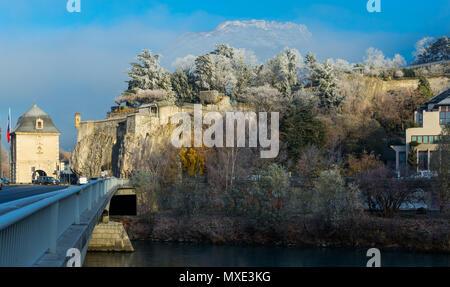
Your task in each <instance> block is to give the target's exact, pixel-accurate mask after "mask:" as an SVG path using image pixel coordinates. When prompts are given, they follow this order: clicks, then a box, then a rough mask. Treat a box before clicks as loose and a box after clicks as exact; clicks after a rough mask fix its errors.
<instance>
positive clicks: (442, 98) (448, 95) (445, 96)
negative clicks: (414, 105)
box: [426, 89, 450, 105]
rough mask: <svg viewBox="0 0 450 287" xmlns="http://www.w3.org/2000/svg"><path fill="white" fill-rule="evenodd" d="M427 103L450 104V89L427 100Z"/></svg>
mask: <svg viewBox="0 0 450 287" xmlns="http://www.w3.org/2000/svg"><path fill="white" fill-rule="evenodd" d="M426 103H427V104H435V105H448V104H450V89H447V90H445V91H444V92H442V93H440V94H439V95H437V96H435V97H433V98H431V99H430V100H428V101H427V102H426Z"/></svg>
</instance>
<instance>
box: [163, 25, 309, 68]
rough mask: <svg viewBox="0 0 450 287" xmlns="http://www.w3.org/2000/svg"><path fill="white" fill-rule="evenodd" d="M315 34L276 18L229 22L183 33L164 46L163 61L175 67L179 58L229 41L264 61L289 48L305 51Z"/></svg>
mask: <svg viewBox="0 0 450 287" xmlns="http://www.w3.org/2000/svg"><path fill="white" fill-rule="evenodd" d="M311 42H312V35H311V33H310V32H309V30H308V28H307V27H306V26H305V25H302V24H295V23H291V22H286V23H280V22H275V21H264V20H251V21H226V22H223V23H221V24H220V25H218V26H217V28H216V29H215V30H213V31H205V32H190V33H184V34H182V35H181V36H179V37H178V38H177V39H176V40H175V41H173V42H172V43H171V44H169V45H168V46H167V47H166V48H165V49H163V58H162V61H161V62H162V64H163V65H164V66H166V67H171V68H173V65H172V64H173V63H174V61H175V60H176V59H177V58H183V57H185V56H186V55H189V54H192V55H196V56H197V55H200V54H202V53H206V52H209V51H211V50H213V49H214V48H215V45H216V44H228V45H230V46H232V47H234V48H240V49H245V50H246V51H253V52H254V55H255V56H256V58H257V60H258V61H260V62H262V61H264V60H266V59H267V58H270V57H273V56H274V55H275V54H277V53H279V52H280V51H282V50H283V49H284V48H285V47H290V48H296V49H298V50H300V52H302V53H305V52H306V51H308V47H309V46H310V45H311Z"/></svg>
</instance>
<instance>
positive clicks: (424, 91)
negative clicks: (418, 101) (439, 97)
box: [417, 76, 433, 102]
mask: <svg viewBox="0 0 450 287" xmlns="http://www.w3.org/2000/svg"><path fill="white" fill-rule="evenodd" d="M417 93H418V94H419V96H420V97H421V98H422V101H423V102H426V101H427V100H429V99H431V98H432V97H433V91H432V90H431V85H430V82H428V80H427V78H426V77H425V76H420V77H419V85H418V86H417Z"/></svg>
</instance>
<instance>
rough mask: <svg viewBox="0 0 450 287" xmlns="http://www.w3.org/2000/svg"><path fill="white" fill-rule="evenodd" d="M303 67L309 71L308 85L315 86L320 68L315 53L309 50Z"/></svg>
mask: <svg viewBox="0 0 450 287" xmlns="http://www.w3.org/2000/svg"><path fill="white" fill-rule="evenodd" d="M305 68H306V70H308V72H309V76H308V80H309V82H310V87H313V86H317V85H318V81H317V74H318V71H319V68H320V64H319V62H318V61H317V59H316V55H314V54H313V53H311V52H309V53H308V54H306V56H305Z"/></svg>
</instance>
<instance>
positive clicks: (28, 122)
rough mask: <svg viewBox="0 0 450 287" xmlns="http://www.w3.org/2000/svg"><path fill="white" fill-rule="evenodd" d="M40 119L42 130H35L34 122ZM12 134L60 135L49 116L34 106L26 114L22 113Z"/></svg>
mask: <svg viewBox="0 0 450 287" xmlns="http://www.w3.org/2000/svg"><path fill="white" fill-rule="evenodd" d="M38 119H41V120H42V122H43V126H42V129H37V128H36V120H38ZM14 132H23V133H58V134H59V133H60V131H59V130H58V129H57V128H56V127H55V125H54V124H53V121H52V119H51V118H50V116H49V115H48V114H47V113H45V112H44V111H43V110H42V109H41V108H39V107H38V106H37V105H36V104H34V105H33V106H32V107H31V108H30V109H29V110H28V111H27V112H26V113H24V114H23V115H22V116H21V117H20V118H19V120H18V121H17V125H16V128H15V129H14Z"/></svg>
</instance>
